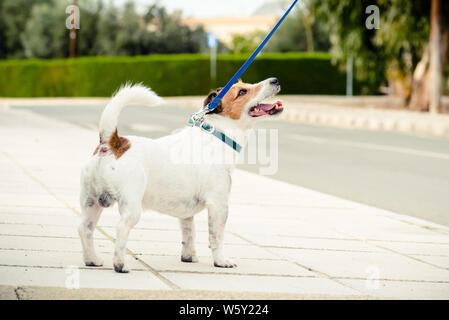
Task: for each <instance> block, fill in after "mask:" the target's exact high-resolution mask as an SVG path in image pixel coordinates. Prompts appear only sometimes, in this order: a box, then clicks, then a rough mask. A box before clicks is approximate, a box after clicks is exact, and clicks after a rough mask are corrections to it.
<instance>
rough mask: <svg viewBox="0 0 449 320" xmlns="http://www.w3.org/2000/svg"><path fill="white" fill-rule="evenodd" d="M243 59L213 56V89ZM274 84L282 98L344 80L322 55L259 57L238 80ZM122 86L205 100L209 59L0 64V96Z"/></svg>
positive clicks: (337, 87)
mask: <svg viewBox="0 0 449 320" xmlns="http://www.w3.org/2000/svg"><path fill="white" fill-rule="evenodd" d="M246 58H247V55H219V56H218V61H217V71H218V76H217V84H218V85H219V86H223V85H225V84H226V82H227V81H228V80H229V79H230V78H231V76H232V75H233V74H234V73H235V71H236V70H237V69H238V68H239V67H240V66H241V65H242V64H243V62H244V61H245V60H246ZM273 76H276V77H278V78H279V79H280V82H281V85H282V93H284V94H344V92H345V81H344V79H345V75H344V74H343V73H341V72H340V71H339V70H338V68H337V67H335V66H334V65H332V63H331V57H330V56H329V55H328V54H324V53H315V54H308V53H287V54H263V55H261V56H260V57H258V58H257V59H256V60H255V61H254V63H253V64H252V65H251V66H250V67H249V68H248V70H247V71H246V72H245V74H244V77H243V80H244V81H247V82H252V83H254V82H258V81H261V80H263V79H266V78H268V77H273ZM126 81H132V82H143V83H144V84H145V85H148V86H150V87H152V88H153V89H154V90H155V91H156V92H157V93H158V94H160V95H164V96H179V95H205V94H207V93H208V92H209V90H210V89H212V88H210V78H209V57H208V56H206V55H201V54H177V55H158V54H156V55H151V56H137V57H85V58H76V59H55V60H38V59H29V60H10V61H3V62H0V96H9V97H42V96H49V97H55V96H68V97H79V96H110V95H111V94H112V93H113V92H114V91H115V90H116V89H117V88H118V87H119V86H120V85H122V84H123V83H125V82H126Z"/></svg>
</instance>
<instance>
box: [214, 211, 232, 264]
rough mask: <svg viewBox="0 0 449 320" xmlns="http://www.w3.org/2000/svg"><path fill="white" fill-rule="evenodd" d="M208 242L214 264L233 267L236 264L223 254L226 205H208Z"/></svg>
mask: <svg viewBox="0 0 449 320" xmlns="http://www.w3.org/2000/svg"><path fill="white" fill-rule="evenodd" d="M208 214H209V216H208V220H209V244H210V248H211V250H212V256H213V258H214V266H215V267H221V268H233V267H236V266H237V265H236V264H235V263H234V262H233V261H232V260H230V259H227V258H226V257H225V256H224V255H223V240H224V228H225V225H226V220H227V218H228V205H227V204H222V205H216V204H210V205H208Z"/></svg>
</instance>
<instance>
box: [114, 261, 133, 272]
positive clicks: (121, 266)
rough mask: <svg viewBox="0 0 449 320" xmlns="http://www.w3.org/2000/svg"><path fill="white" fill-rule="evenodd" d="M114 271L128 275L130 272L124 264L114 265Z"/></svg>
mask: <svg viewBox="0 0 449 320" xmlns="http://www.w3.org/2000/svg"><path fill="white" fill-rule="evenodd" d="M114 270H115V272H118V273H128V272H130V271H131V270H130V269H129V268H128V267H127V266H126V264H124V263H114Z"/></svg>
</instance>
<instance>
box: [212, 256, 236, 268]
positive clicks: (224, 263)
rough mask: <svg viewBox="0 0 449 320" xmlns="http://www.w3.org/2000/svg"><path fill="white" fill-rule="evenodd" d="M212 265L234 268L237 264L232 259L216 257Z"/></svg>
mask: <svg viewBox="0 0 449 320" xmlns="http://www.w3.org/2000/svg"><path fill="white" fill-rule="evenodd" d="M214 267H218V268H235V267H237V264H236V263H235V262H234V261H232V260H231V259H225V258H223V259H218V260H216V261H214Z"/></svg>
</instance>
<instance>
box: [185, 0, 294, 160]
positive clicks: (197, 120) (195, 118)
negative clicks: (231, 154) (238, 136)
mask: <svg viewBox="0 0 449 320" xmlns="http://www.w3.org/2000/svg"><path fill="white" fill-rule="evenodd" d="M297 2H298V0H294V1H293V3H292V5H291V6H290V8H288V10H287V11H286V12H285V13H284V15H283V16H282V18H281V19H280V20H279V21H278V23H277V24H276V25H275V26H274V28H273V30H271V31H270V33H269V34H268V35H267V36H266V37H265V39H264V40H263V41H262V42H261V44H259V46H258V47H257V49H256V50H254V52H253V54H252V55H251V56H250V57H249V58H248V60H246V61H245V63H244V64H243V66H241V67H240V69H239V70H238V71H237V72H236V73H235V74H234V76H233V77H232V78H231V80H229V82H228V83H227V84H226V85H225V86H224V88H223V89H221V90H220V92H219V93H218V95H217V96H216V97H215V98H214V100H212V101H211V102H210V103H209V104H208V105H206V106H205V107H204V108H203V109H202V110H200V111H198V112H196V113H194V114H193V115H192V117H191V118H190V119H189V125H191V126H196V127H199V128H201V129H202V130H204V131H206V132H208V133H210V134H212V135H214V136H216V137H217V138H218V139H220V140H222V141H223V142H224V143H226V144H227V145H229V146H230V147H231V148H233V149H234V150H235V151H237V152H240V150H241V149H242V147H241V146H240V145H239V144H238V143H237V142H235V141H234V140H232V139H231V138H229V137H228V136H227V135H225V134H224V133H223V132H221V131H218V130H216V129H215V128H214V127H213V126H211V125H209V124H207V123H205V122H204V120H203V119H204V115H205V114H206V113H208V112H210V111H212V110H214V109H215V108H217V106H218V104H219V103H220V101H221V99H223V97H224V95H225V94H226V93H227V92H228V91H229V89H231V87H232V86H233V85H234V83H235V82H236V81H237V80H238V79H239V78H240V76H241V75H242V74H243V72H245V71H246V69H248V67H249V66H250V64H251V63H252V62H253V61H254V59H255V58H256V57H257V55H258V54H259V53H260V51H261V50H262V49H263V47H265V45H266V44H267V42H268V41H269V40H270V38H271V37H272V36H273V34H274V33H275V32H276V30H277V29H278V28H279V26H280V25H281V23H282V22H283V21H284V19H285V18H286V17H287V16H288V14H289V13H290V11H292V9H293V7H294V6H295V5H296V3H297Z"/></svg>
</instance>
